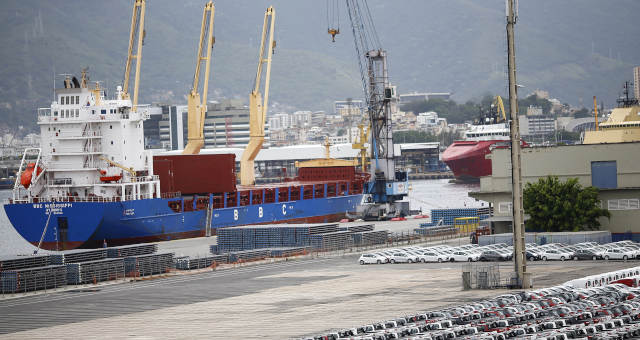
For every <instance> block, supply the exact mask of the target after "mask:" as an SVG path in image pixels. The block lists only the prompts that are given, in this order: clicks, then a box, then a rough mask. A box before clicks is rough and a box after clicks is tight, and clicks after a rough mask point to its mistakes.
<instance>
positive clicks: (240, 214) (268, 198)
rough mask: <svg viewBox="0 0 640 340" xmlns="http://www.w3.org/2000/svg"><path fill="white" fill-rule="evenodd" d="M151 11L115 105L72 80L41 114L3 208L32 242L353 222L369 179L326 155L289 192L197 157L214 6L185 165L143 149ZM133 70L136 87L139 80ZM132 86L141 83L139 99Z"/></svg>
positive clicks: (140, 16) (222, 162) (115, 241)
mask: <svg viewBox="0 0 640 340" xmlns="http://www.w3.org/2000/svg"><path fill="white" fill-rule="evenodd" d="M144 6H145V1H144V0H136V1H135V4H134V10H133V16H132V25H131V34H130V37H129V55H128V58H127V62H126V67H125V77H124V82H123V86H117V87H116V91H115V94H114V95H113V96H112V97H110V98H109V97H108V96H107V94H106V92H105V91H104V89H103V88H101V87H100V84H99V83H97V82H96V83H95V84H90V83H89V79H88V76H87V73H86V70H83V72H82V75H81V77H80V79H78V78H76V77H71V76H66V77H65V79H64V81H63V87H62V88H57V89H54V91H55V97H54V98H55V99H54V101H53V102H52V104H51V106H50V107H48V108H41V109H38V112H37V120H38V125H39V126H40V136H41V137H40V138H41V140H40V147H39V148H29V149H26V150H25V151H24V154H23V157H22V160H21V163H20V168H19V171H18V173H17V175H16V180H15V182H14V186H13V193H12V197H11V198H10V199H8V201H7V202H6V203H5V205H4V209H5V211H6V214H7V217H8V218H9V221H10V222H11V224H12V225H13V227H14V228H15V230H16V231H17V232H18V233H19V234H20V235H21V236H22V237H23V238H24V239H25V240H27V241H28V242H30V243H32V244H34V245H36V246H37V247H39V248H43V249H51V250H65V249H73V248H78V247H84V248H90V247H101V246H103V245H104V244H105V243H106V244H107V245H109V246H112V245H121V244H131V243H138V242H152V241H160V240H171V239H177V238H187V237H197V236H209V235H214V234H215V232H216V229H217V228H222V227H230V226H238V225H248V224H266V223H310V222H334V221H338V220H340V219H342V218H344V217H345V216H346V214H347V213H348V212H354V211H356V206H358V205H360V204H362V203H363V200H364V195H363V193H364V190H365V187H367V186H368V185H369V178H370V175H369V174H368V173H364V172H360V171H357V170H356V167H355V163H354V162H351V161H345V160H334V159H331V158H330V157H329V155H327V156H326V157H325V159H320V160H315V161H310V162H307V163H303V164H300V167H299V170H298V176H297V177H293V178H289V179H286V180H284V181H283V182H281V183H275V184H274V183H272V184H268V185H255V184H254V183H255V182H251V183H250V185H249V184H247V185H237V184H236V178H237V176H236V172H235V155H219V154H218V155H216V154H199V150H200V147H201V146H202V144H203V143H202V142H203V139H202V134H203V131H202V122H203V121H204V120H203V118H202V116H203V115H204V112H205V111H204V110H205V109H206V103H207V102H206V93H207V80H206V79H207V78H208V74H209V61H210V60H211V55H210V53H211V48H212V44H213V37H212V30H213V3H212V2H211V1H210V2H208V3H207V4H206V6H205V9H204V12H203V22H202V29H201V34H200V44H199V51H198V58H197V60H198V61H197V65H198V66H197V67H196V76H195V77H194V79H195V80H194V86H193V90H192V91H191V92H190V93H189V96H188V107H189V144H188V145H187V147H186V148H185V150H184V152H183V153H184V154H182V155H157V156H155V157H154V155H153V154H152V153H151V151H149V150H145V149H144V143H143V142H144V135H143V131H144V129H143V122H144V120H146V119H148V118H149V106H148V105H147V106H146V105H138V103H137V98H138V81H139V70H140V60H141V52H142V45H143V44H142V42H143V39H144V13H145V10H144ZM274 14H275V12H274V10H273V8H272V7H269V8H268V9H267V11H266V13H265V21H264V26H263V33H262V44H261V46H262V47H261V49H262V48H265V49H268V54H267V53H263V51H262V50H261V54H260V57H259V62H258V73H257V74H258V75H260V74H261V73H262V71H261V70H262V64H263V63H265V62H266V63H267V68H266V69H267V72H266V76H265V79H266V80H267V81H266V90H265V96H264V101H263V102H262V101H261V100H260V98H261V97H262V96H261V94H260V91H259V86H258V84H259V80H260V77H257V80H256V88H255V89H254V91H252V93H251V97H250V107H251V115H252V117H253V116H254V114H255V115H256V116H257V117H258V118H256V119H253V118H252V124H253V123H255V122H257V123H259V124H257V125H256V126H257V127H256V128H255V130H254V125H252V126H251V137H252V138H254V137H255V138H256V139H260V138H261V137H262V139H263V137H264V134H263V133H264V117H265V116H266V108H267V107H268V103H267V98H268V95H267V94H268V79H269V70H270V63H271V55H272V54H273V48H274V47H275V43H274V41H273V32H274V30H273V18H274ZM268 21H270V23H271V25H270V29H269V32H270V38H269V39H270V40H269V43H268V44H267V43H265V39H266V32H267V22H268ZM207 31H208V34H209V36H208V38H206V37H205V32H207ZM136 42H137V43H136ZM136 44H137V50H135V47H136ZM206 44H208V48H206V49H205V48H204V46H205V45H206ZM204 51H206V53H205V52H204ZM134 53H135V54H134ZM203 54H206V57H205V56H203ZM265 55H266V56H267V57H265ZM134 60H135V64H134V62H133V61H134ZM203 61H206V67H205V68H206V70H205V77H204V78H205V82H204V87H203V90H202V96H201V97H200V95H199V94H198V92H197V90H198V75H199V70H200V63H201V62H203ZM134 65H135V70H136V73H135V77H130V74H131V70H132V69H133V68H134ZM130 78H133V79H135V80H134V85H133V87H132V88H133V91H131V92H132V93H131V95H130V93H129V86H128V85H129V79H130ZM200 98H202V100H200ZM198 115H200V119H198ZM260 117H262V119H259V118H260ZM261 130H262V131H261ZM252 143H253V141H252V142H250V145H251V144H252ZM256 144H257V145H254V148H253V149H251V150H245V153H246V154H248V157H245V156H244V154H243V159H242V161H241V176H240V177H241V180H242V179H243V176H245V175H249V177H252V175H253V171H254V168H253V159H254V158H255V156H256V155H257V154H258V152H259V149H260V147H261V140H260V142H259V143H256ZM327 149H328V146H327ZM247 151H250V152H248V153H247ZM250 179H251V178H250ZM243 183H247V181H243Z"/></svg>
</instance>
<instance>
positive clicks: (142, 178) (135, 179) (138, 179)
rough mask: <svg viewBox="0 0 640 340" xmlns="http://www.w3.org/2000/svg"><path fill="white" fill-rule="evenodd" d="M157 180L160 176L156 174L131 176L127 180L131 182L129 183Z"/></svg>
mask: <svg viewBox="0 0 640 340" xmlns="http://www.w3.org/2000/svg"><path fill="white" fill-rule="evenodd" d="M158 180H160V176H158V175H153V176H138V177H131V178H130V180H129V182H131V183H141V182H153V181H158Z"/></svg>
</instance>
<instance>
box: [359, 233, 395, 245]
mask: <svg viewBox="0 0 640 340" xmlns="http://www.w3.org/2000/svg"><path fill="white" fill-rule="evenodd" d="M359 234H360V235H361V236H360V244H359V245H363V246H371V245H376V244H385V243H387V239H388V238H389V232H388V231H387V230H376V231H365V232H362V233H359ZM354 235H355V234H354ZM354 241H355V238H354Z"/></svg>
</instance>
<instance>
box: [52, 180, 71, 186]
mask: <svg viewBox="0 0 640 340" xmlns="http://www.w3.org/2000/svg"><path fill="white" fill-rule="evenodd" d="M71 185H73V179H71V178H54V179H50V180H48V181H47V186H71Z"/></svg>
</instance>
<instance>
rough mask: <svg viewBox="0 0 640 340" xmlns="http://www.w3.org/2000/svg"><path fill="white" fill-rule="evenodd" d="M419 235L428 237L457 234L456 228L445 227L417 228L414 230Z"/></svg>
mask: <svg viewBox="0 0 640 340" xmlns="http://www.w3.org/2000/svg"><path fill="white" fill-rule="evenodd" d="M413 231H415V232H416V233H417V234H420V235H426V236H440V235H449V234H455V233H456V227H452V226H444V227H428V228H416V229H413Z"/></svg>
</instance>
